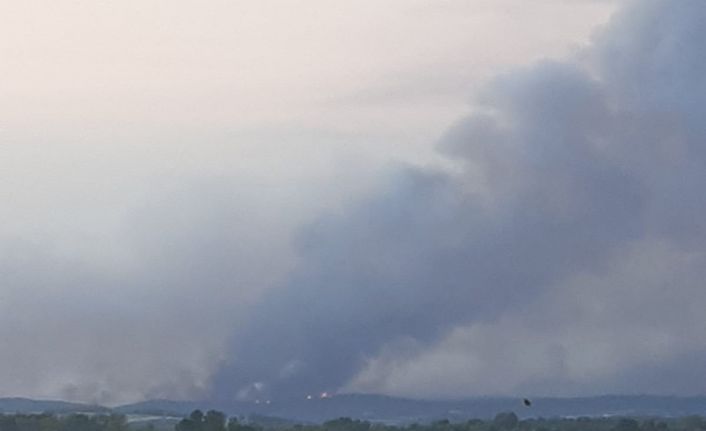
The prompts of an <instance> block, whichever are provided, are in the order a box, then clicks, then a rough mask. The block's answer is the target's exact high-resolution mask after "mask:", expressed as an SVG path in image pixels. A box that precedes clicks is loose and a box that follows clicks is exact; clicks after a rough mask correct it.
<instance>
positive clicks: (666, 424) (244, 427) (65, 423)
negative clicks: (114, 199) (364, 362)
mask: <svg viewBox="0 0 706 431" xmlns="http://www.w3.org/2000/svg"><path fill="white" fill-rule="evenodd" d="M0 431H706V419H705V418H704V417H702V416H694V415H692V416H684V417H578V418H531V419H522V420H521V419H519V418H518V416H517V415H516V414H515V413H513V412H501V413H498V414H497V415H496V416H495V417H494V418H493V419H492V420H481V419H472V420H468V421H463V422H451V421H449V420H446V419H442V420H438V421H433V422H430V423H425V424H420V423H412V424H406V425H393V424H384V423H376V422H368V421H363V420H358V419H351V418H339V419H335V420H330V421H327V422H323V423H321V424H299V423H289V422H287V421H273V420H266V418H254V419H253V418H248V419H244V418H242V417H240V418H238V417H230V418H229V417H228V416H227V415H226V414H224V413H222V412H219V411H216V410H209V411H207V412H206V413H203V412H202V411H201V410H195V411H193V412H192V413H191V414H190V415H189V416H188V417H185V418H183V419H181V420H179V421H178V422H176V424H172V425H169V426H167V427H165V426H164V424H163V423H162V424H161V425H155V423H151V422H148V423H145V422H130V421H129V420H128V418H127V417H126V416H124V415H118V414H77V413H72V414H63V415H62V414H51V413H42V414H3V415H0Z"/></svg>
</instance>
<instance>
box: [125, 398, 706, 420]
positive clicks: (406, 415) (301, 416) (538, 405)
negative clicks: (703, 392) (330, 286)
mask: <svg viewBox="0 0 706 431" xmlns="http://www.w3.org/2000/svg"><path fill="white" fill-rule="evenodd" d="M523 399H524V398H523V397H517V398H510V397H483V398H481V397H479V398H469V399H463V400H445V401H439V400H415V399H406V398H397V397H389V396H384V395H368V394H344V395H336V396H333V397H330V398H324V399H320V398H313V399H305V398H301V399H289V400H272V401H271V403H270V404H267V403H266V402H265V401H264V400H261V401H260V402H259V403H255V402H233V403H217V402H209V401H204V402H195V401H188V402H183V401H167V400H150V401H144V402H141V403H135V404H130V405H125V406H121V407H117V408H116V409H115V410H116V411H119V412H121V413H126V414H129V413H131V414H138V413H141V414H168V415H174V416H184V415H187V414H188V413H189V412H191V411H192V410H193V409H195V408H200V409H202V410H208V409H217V410H221V411H224V412H226V413H227V414H229V415H231V416H266V417H276V418H283V419H288V420H295V421H302V422H321V421H325V420H329V419H335V418H338V417H351V418H356V419H365V420H370V421H381V422H394V423H410V422H429V421H433V420H438V419H449V420H451V421H465V420H468V419H472V418H480V419H489V418H492V417H494V416H495V415H496V414H497V413H499V412H504V411H514V412H515V413H517V414H518V415H519V416H520V417H522V418H528V417H579V416H594V417H595V416H671V417H676V416H686V415H706V396H698V397H696V396H695V397H676V396H653V395H605V396H596V397H575V398H558V397H531V399H532V406H531V407H527V406H525V405H524V403H523Z"/></svg>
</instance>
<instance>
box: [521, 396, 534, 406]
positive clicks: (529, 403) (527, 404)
mask: <svg viewBox="0 0 706 431" xmlns="http://www.w3.org/2000/svg"><path fill="white" fill-rule="evenodd" d="M522 403H523V404H524V405H525V407H530V406H532V401H530V400H529V399H527V398H525V399H523V400H522Z"/></svg>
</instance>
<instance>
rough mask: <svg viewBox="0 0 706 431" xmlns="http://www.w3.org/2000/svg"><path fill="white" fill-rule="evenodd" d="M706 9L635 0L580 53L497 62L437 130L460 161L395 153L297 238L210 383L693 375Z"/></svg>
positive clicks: (429, 387)
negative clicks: (294, 257)
mask: <svg viewBox="0 0 706 431" xmlns="http://www.w3.org/2000/svg"><path fill="white" fill-rule="evenodd" d="M704 22H706V3H704V2H702V1H700V0H686V1H680V2H668V1H656V0H654V1H653V0H641V1H636V2H633V3H631V4H630V5H629V6H628V7H626V8H625V9H624V10H623V11H622V12H621V13H619V14H618V15H617V16H615V17H614V18H613V19H612V21H611V22H610V23H609V25H608V26H607V27H606V28H605V29H603V30H601V31H600V32H599V33H598V34H597V36H596V37H595V39H594V41H593V43H592V45H591V46H590V47H588V48H587V49H585V50H584V51H582V52H581V53H580V55H577V57H576V58H575V59H572V60H570V61H566V62H543V63H540V64H537V65H534V66H531V67H528V68H524V69H519V70H515V71H512V72H509V73H506V74H504V75H502V76H500V77H498V78H497V79H495V80H494V81H493V82H492V83H491V84H489V85H488V86H487V87H486V88H485V90H484V91H482V92H481V94H479V97H478V99H477V102H478V103H477V109H476V112H475V113H474V114H472V115H471V116H469V117H468V118H466V119H464V120H462V121H460V122H459V123H458V124H457V125H456V126H455V127H453V128H452V129H451V130H450V131H449V132H448V133H447V134H446V135H445V136H444V137H443V138H442V139H441V143H440V151H442V152H443V153H444V154H445V155H447V156H448V157H449V158H450V159H452V160H453V161H455V163H457V167H458V169H459V170H460V173H448V172H441V171H437V170H432V169H421V168H417V167H406V166H402V167H398V168H396V169H395V170H394V172H392V173H390V174H389V176H388V177H387V178H386V180H385V181H383V184H382V186H381V187H380V189H378V190H377V191H376V192H375V193H373V194H372V196H370V197H369V198H367V199H365V200H363V201H362V202H358V203H356V204H353V205H351V206H350V207H348V208H347V209H346V210H344V211H342V213H340V214H334V215H329V216H325V217H322V218H321V219H320V220H319V221H318V222H317V223H315V224H313V225H312V226H310V227H309V228H307V229H306V230H305V231H304V232H303V233H302V234H301V236H300V238H299V242H298V251H299V253H300V254H299V259H300V260H299V264H298V266H297V269H296V270H295V271H294V273H293V275H292V276H291V277H290V278H289V280H288V281H287V282H286V283H285V284H284V285H283V286H282V287H280V288H278V289H274V290H271V291H270V292H268V294H267V296H266V297H265V298H264V300H262V301H261V302H260V303H259V304H258V305H257V306H256V307H254V309H252V310H251V316H250V319H249V320H248V322H247V325H246V326H244V327H241V328H239V330H238V331H237V333H236V334H235V336H234V337H233V348H232V355H231V358H230V360H229V361H228V365H227V366H225V367H224V368H223V369H222V370H221V372H220V373H219V374H218V375H217V376H216V378H215V385H216V387H215V392H214V397H217V398H220V399H232V398H233V397H241V398H248V397H254V396H261V395H262V394H267V395H268V396H278V395H279V396H304V395H305V394H307V393H312V392H317V391H324V390H338V389H341V388H345V389H348V390H379V391H386V392H389V393H401V394H406V395H448V394H458V395H467V394H469V393H477V392H483V391H485V392H486V393H487V392H490V393H498V392H511V391H513V390H517V389H522V390H530V391H532V392H547V393H577V392H601V391H623V392H626V391H627V392H630V391H642V392H659V391H663V390H667V391H682V392H684V391H687V392H688V391H694V390H696V386H695V385H694V384H693V381H692V382H690V381H689V379H687V378H684V377H683V376H682V375H681V374H680V373H683V372H681V371H679V370H680V369H681V368H683V365H684V364H688V365H690V366H691V367H702V365H697V364H699V363H701V362H700V361H699V359H700V358H702V357H703V356H704V355H706V352H704V350H703V349H702V348H695V347H694V346H691V345H688V344H689V343H683V342H677V341H676V340H677V339H678V337H680V335H681V334H694V338H692V340H693V342H698V340H701V339H702V338H703V336H696V335H695V334H698V333H699V331H700V330H701V329H702V327H703V326H704V319H703V318H702V317H700V316H699V314H698V313H697V312H696V311H695V309H694V305H693V304H699V306H703V305H706V298H704V295H703V294H702V293H701V291H700V289H699V288H698V287H697V285H698V283H697V280H699V279H701V277H700V275H701V273H702V272H703V271H702V270H701V269H699V268H701V267H706V265H702V264H706V262H704V252H706V248H705V246H706V241H705V240H706V238H704V233H706V230H705V227H706V226H705V223H706V222H704V220H706V217H705V216H706V211H705V210H706V201H705V200H704V198H703V186H704V184H706V165H705V163H706V157H705V156H706V123H705V122H704V121H703V116H704V103H706V42H705V41H706V26H704V25H703V23H704ZM663 262H671V263H672V265H663V264H662V263H663ZM655 268H658V270H656V269H655ZM646 274H649V275H650V277H646ZM667 297H673V298H675V299H673V300H668V301H665V298H667ZM607 310H609V311H611V312H613V313H614V314H610V313H608V315H606V312H607ZM640 311H644V312H645V313H647V316H654V317H657V316H659V317H660V318H661V317H662V316H661V313H662V312H664V313H666V314H667V315H668V316H669V317H667V318H664V319H663V320H660V321H657V322H655V321H653V320H650V319H649V318H647V317H646V315H643V314H641V312H640ZM674 314H678V315H679V318H676V317H675V316H674ZM500 339H501V340H504V342H502V343H499V342H498V341H497V340H500ZM636 340H637V341H636ZM630 349H632V350H631V351H629V350H630ZM523 357H524V358H525V359H524V361H525V362H524V363H523V360H522V359H509V358H523ZM464 361H468V362H472V363H471V364H468V363H467V364H464ZM655 370H658V371H659V372H655ZM691 372H694V371H693V370H692V371H691ZM488 376H493V377H492V378H491V377H488ZM645 376H648V377H649V378H647V379H646V378H645ZM662 377H663V378H664V380H662ZM493 379H494V382H493ZM454 380H458V381H460V382H462V383H461V384H462V385H464V384H466V383H468V384H473V385H475V387H474V388H472V389H468V388H465V389H464V388H463V387H458V385H457V386H454V383H453V381H454ZM667 381H668V382H670V384H669V385H664V384H663V383H665V382H667ZM589 382H590V383H589ZM636 382H640V384H639V385H637V384H636ZM434 383H436V386H435V385H434ZM444 385H446V386H444Z"/></svg>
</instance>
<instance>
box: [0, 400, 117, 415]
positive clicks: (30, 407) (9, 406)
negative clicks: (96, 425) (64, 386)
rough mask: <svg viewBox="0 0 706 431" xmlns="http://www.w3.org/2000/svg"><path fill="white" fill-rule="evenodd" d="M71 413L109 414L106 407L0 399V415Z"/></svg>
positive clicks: (48, 401) (52, 401) (51, 401)
mask: <svg viewBox="0 0 706 431" xmlns="http://www.w3.org/2000/svg"><path fill="white" fill-rule="evenodd" d="M43 412H46V413H72V412H91V413H96V412H110V409H109V408H107V407H103V406H99V405H95V404H82V403H71V402H68V401H54V400H33V399H30V398H19V397H13V398H0V413H43Z"/></svg>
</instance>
